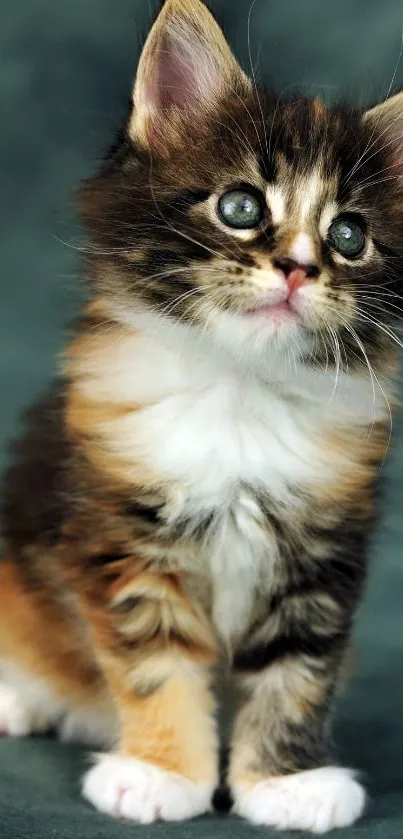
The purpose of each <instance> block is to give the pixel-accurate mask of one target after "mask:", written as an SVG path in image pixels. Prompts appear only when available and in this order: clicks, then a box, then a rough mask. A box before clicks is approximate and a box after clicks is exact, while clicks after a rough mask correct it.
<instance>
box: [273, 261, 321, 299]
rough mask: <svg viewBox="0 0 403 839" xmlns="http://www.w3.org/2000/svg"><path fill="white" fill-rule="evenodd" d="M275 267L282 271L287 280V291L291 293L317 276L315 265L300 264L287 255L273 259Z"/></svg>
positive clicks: (317, 271)
mask: <svg viewBox="0 0 403 839" xmlns="http://www.w3.org/2000/svg"><path fill="white" fill-rule="evenodd" d="M274 264H275V267H276V268H279V269H280V271H282V272H283V274H284V276H285V279H286V281H287V285H288V290H289V293H290V294H292V293H293V292H294V291H297V289H298V288H301V286H303V285H305V284H306V283H307V282H309V280H314V279H315V278H316V277H318V276H319V268H318V266H317V265H301V264H300V263H299V262H295V261H294V260H293V259H288V258H287V257H284V259H282V258H278V259H275V260H274Z"/></svg>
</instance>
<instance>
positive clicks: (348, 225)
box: [327, 215, 365, 259]
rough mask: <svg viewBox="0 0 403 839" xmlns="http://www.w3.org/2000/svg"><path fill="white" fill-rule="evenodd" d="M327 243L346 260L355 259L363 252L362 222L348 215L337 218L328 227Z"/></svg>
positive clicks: (363, 235)
mask: <svg viewBox="0 0 403 839" xmlns="http://www.w3.org/2000/svg"><path fill="white" fill-rule="evenodd" d="M327 241H328V244H329V245H330V247H331V248H333V250H335V251H337V252H338V253H340V254H341V255H342V256H344V257H345V258H346V259H356V257H357V256H359V255H360V253H362V251H363V250H364V245H365V225H364V222H363V221H361V220H358V219H357V218H353V217H352V216H349V215H345V216H339V218H337V219H335V221H333V222H332V224H331V225H330V227H329V231H328V234H327Z"/></svg>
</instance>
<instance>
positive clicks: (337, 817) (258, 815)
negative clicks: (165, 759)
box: [229, 591, 365, 833]
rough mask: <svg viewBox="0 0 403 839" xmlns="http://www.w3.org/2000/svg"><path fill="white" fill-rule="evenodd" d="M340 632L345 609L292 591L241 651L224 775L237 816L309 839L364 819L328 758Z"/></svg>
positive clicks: (342, 646) (342, 773)
mask: <svg viewBox="0 0 403 839" xmlns="http://www.w3.org/2000/svg"><path fill="white" fill-rule="evenodd" d="M347 599H348V598H347ZM281 627H282V628H281ZM262 630H263V631H262ZM265 633H266V640H264V635H265ZM347 634H348V633H346V616H345V615H344V614H343V608H342V607H341V605H340V603H338V602H337V600H336V599H334V598H333V597H332V596H331V594H329V593H324V592H323V591H322V592H321V591H317V592H316V593H315V591H312V592H311V593H310V594H305V595H304V594H302V595H300V596H299V595H298V594H297V593H294V595H292V596H290V597H288V598H285V599H284V601H283V603H282V604H281V605H279V606H277V611H276V610H274V613H273V614H272V615H271V616H270V617H269V618H268V620H267V622H266V626H265V627H262V628H261V631H260V632H259V637H260V640H259V641H258V640H257V639H255V640H254V641H252V642H251V643H250V645H249V646H245V647H244V648H243V649H240V650H239V651H238V653H237V655H236V656H235V662H234V663H235V668H236V670H238V673H239V676H240V679H241V682H242V687H243V690H244V693H245V698H244V704H243V706H242V707H241V709H240V712H239V714H238V717H237V720H236V724H235V730H234V737H233V746H232V756H231V761H230V771H229V783H230V786H231V790H232V795H233V798H234V812H235V813H237V814H238V815H240V816H242V817H244V818H246V819H248V820H250V821H251V822H253V823H255V824H263V825H267V826H270V827H274V828H277V829H289V830H290V829H297V830H298V829H299V830H307V831H308V830H310V831H312V832H314V833H324V832H325V831H327V830H330V829H332V828H335V827H344V826H346V825H349V824H351V823H352V822H354V821H355V820H356V819H357V818H358V817H359V816H360V815H361V813H362V811H363V807H364V804H365V793H364V790H363V788H362V787H361V785H360V784H359V783H358V782H357V780H356V779H355V776H354V773H353V772H351V771H350V770H348V769H345V768H342V767H339V766H337V765H335V764H334V763H333V762H332V760H331V755H330V754H329V751H328V738H327V727H328V714H329V709H330V704H331V701H332V698H333V694H334V692H335V688H336V683H337V679H338V673H339V672H340V670H341V668H342V663H343V657H344V655H345V651H346V648H347V637H346V635H347Z"/></svg>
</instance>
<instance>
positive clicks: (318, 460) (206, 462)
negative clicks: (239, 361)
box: [132, 380, 326, 515]
mask: <svg viewBox="0 0 403 839" xmlns="http://www.w3.org/2000/svg"><path fill="white" fill-rule="evenodd" d="M135 424H136V429H133V437H132V439H133V441H134V440H135V441H136V447H137V449H138V453H139V456H140V457H141V458H142V459H143V461H145V462H146V463H147V466H148V467H149V468H150V469H151V470H152V471H153V472H154V473H155V474H156V475H157V476H158V477H159V478H160V480H161V481H162V483H164V484H165V485H167V486H168V487H171V488H172V490H173V496H172V497H173V499H174V498H175V497H176V499H177V504H178V513H179V509H180V508H181V507H182V506H183V505H186V506H187V507H188V512H189V513H190V512H191V510H192V509H193V510H194V512H195V514H196V513H197V511H198V510H205V511H208V510H212V509H215V508H216V507H217V506H218V507H221V506H226V505H228V503H229V501H230V500H231V499H233V502H232V503H233V504H234V505H236V503H237V502H236V499H237V498H239V497H240V496H239V488H240V487H242V486H248V487H255V488H257V489H260V490H263V491H266V492H269V493H270V494H271V495H272V496H273V498H275V499H278V500H283V501H284V500H286V499H289V498H290V497H291V496H292V494H293V489H294V488H295V487H297V486H303V485H305V484H306V483H307V482H309V481H310V480H311V479H313V478H314V477H315V476H317V475H318V470H319V469H320V468H321V467H322V468H323V466H324V461H325V459H326V458H325V453H324V444H323V431H324V427H323V425H322V426H321V432H322V433H319V430H318V427H319V425H320V423H319V422H318V417H316V418H315V416H314V412H313V410H312V407H311V406H309V405H308V404H303V402H302V401H301V400H299V401H298V400H295V399H294V400H292V399H289V400H288V399H287V398H285V397H284V396H282V395H278V394H276V393H273V392H270V390H269V389H265V388H263V387H261V386H260V385H259V384H257V383H255V384H254V385H253V384H252V383H249V384H248V383H242V386H239V385H238V386H237V384H236V383H234V382H232V381H229V382H228V381H225V380H224V381H220V382H218V383H215V384H214V385H212V386H210V387H208V388H206V389H205V390H204V391H201V392H194V391H192V389H189V391H188V392H184V393H181V394H178V395H175V396H172V397H169V398H168V399H166V400H164V401H163V402H161V403H160V404H159V405H156V406H153V407H152V408H150V409H146V410H145V411H144V412H142V415H141V416H137V417H136V420H135ZM173 503H175V502H174V501H173ZM239 504H240V506H241V507H242V503H241V501H239ZM232 509H233V508H232ZM243 515H245V510H244V509H243Z"/></svg>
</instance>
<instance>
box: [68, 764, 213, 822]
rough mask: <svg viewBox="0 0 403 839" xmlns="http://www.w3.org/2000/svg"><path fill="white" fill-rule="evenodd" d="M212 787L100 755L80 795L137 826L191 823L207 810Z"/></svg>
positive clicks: (149, 767)
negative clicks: (169, 822)
mask: <svg viewBox="0 0 403 839" xmlns="http://www.w3.org/2000/svg"><path fill="white" fill-rule="evenodd" d="M213 790H214V787H213V785H212V784H210V783H208V782H198V783H195V782H193V781H189V780H188V779H187V778H184V777H183V776H182V775H174V774H172V773H169V772H164V771H163V770H162V769H159V768H158V767H157V766H153V765H152V764H150V763H144V762H143V761H142V760H137V759H135V758H125V757H117V756H115V755H102V756H100V758H99V762H98V764H97V765H96V766H94V768H93V769H90V771H89V772H88V773H87V775H85V777H84V782H83V794H84V796H85V798H87V799H88V800H89V801H90V802H91V804H93V805H94V807H96V808H97V809H98V810H101V811H102V812H103V813H109V814H110V815H111V816H117V817H122V818H126V819H131V820H132V821H136V822H140V823H141V824H150V823H151V822H155V821H157V820H158V819H161V820H162V821H182V820H183V819H191V818H193V817H194V816H198V815H200V814H201V813H205V812H206V811H208V810H210V809H211V799H212V794H213Z"/></svg>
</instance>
